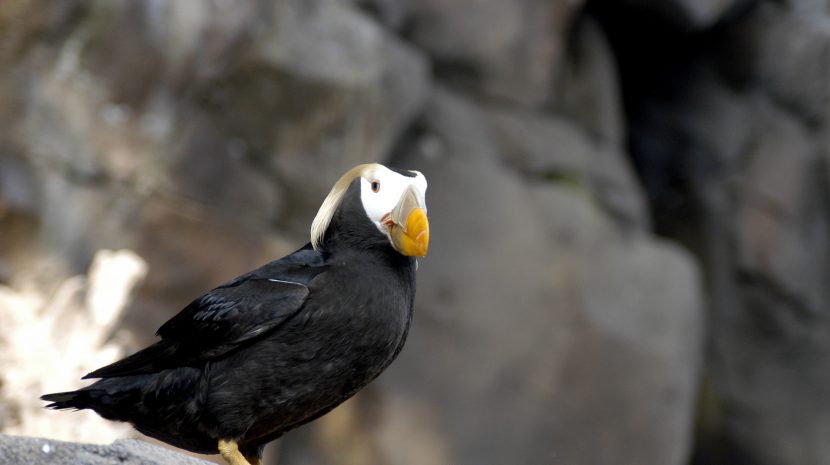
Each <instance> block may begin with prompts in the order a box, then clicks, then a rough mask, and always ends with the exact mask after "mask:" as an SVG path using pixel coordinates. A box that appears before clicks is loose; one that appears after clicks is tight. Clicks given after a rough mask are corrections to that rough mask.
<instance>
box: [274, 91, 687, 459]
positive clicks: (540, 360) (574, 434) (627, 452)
mask: <svg viewBox="0 0 830 465" xmlns="http://www.w3.org/2000/svg"><path fill="white" fill-rule="evenodd" d="M423 125H424V131H425V132H424V133H423V134H421V138H422V139H423V138H434V139H436V140H437V141H436V142H432V143H429V144H423V143H422V144H417V143H416V144H414V145H413V146H411V147H410V149H411V151H408V152H407V154H405V155H403V156H402V158H396V160H397V161H399V162H400V163H401V164H402V165H403V166H417V167H418V168H419V169H421V170H422V171H423V172H424V174H425V175H426V176H427V178H428V179H429V180H430V190H429V192H428V199H427V201H428V203H429V205H430V224H431V227H432V232H431V237H432V240H433V242H432V244H431V246H430V255H429V257H427V258H425V259H423V260H422V261H421V262H420V269H419V294H418V299H417V303H416V305H417V309H416V317H415V320H414V322H413V329H412V333H411V336H410V339H409V341H408V343H407V346H406V347H405V349H404V351H403V353H402V354H401V357H400V358H399V360H398V361H397V362H396V363H395V364H394V365H393V366H392V367H391V368H390V369H389V370H388V371H387V372H386V374H384V375H383V376H382V377H381V378H379V379H378V381H377V382H376V384H375V385H374V386H373V389H374V392H373V391H371V390H370V391H369V392H364V393H361V394H359V395H358V398H357V399H355V401H354V402H353V403H352V404H351V405H350V407H349V408H347V409H345V410H336V411H334V412H332V413H331V414H330V415H329V416H326V417H324V418H322V419H321V420H320V421H318V422H317V423H315V424H314V425H312V426H311V427H310V428H308V429H307V430H306V431H305V432H304V433H297V435H293V436H288V437H287V438H286V440H285V441H284V443H283V451H284V453H285V454H286V455H285V457H286V460H289V461H292V463H299V464H305V463H323V464H325V463H342V460H341V457H342V455H339V454H337V453H336V451H333V450H330V449H327V447H328V446H327V444H330V443H331V442H328V441H324V438H330V437H336V438H341V440H344V441H345V438H348V442H349V443H350V447H351V448H352V450H353V451H354V454H355V455H354V456H355V457H358V456H359V457H364V458H365V460H366V461H368V462H371V463H378V464H385V463H396V464H401V463H403V464H409V463H412V464H416V463H417V464H443V463H456V464H474V463H475V464H490V463H492V464H496V463H514V462H515V463H544V462H547V461H550V458H551V457H555V458H556V460H557V461H561V462H562V463H597V464H602V463H609V464H610V463H614V464H625V463H632V464H633V463H666V464H680V463H685V456H686V453H687V451H688V450H689V448H690V442H689V437H690V436H689V435H690V429H691V425H692V420H693V416H694V415H693V411H694V408H693V407H694V399H695V393H696V377H697V373H698V369H699V367H700V358H701V344H702V332H701V331H702V327H701V323H702V320H701V317H702V315H701V307H700V305H701V302H700V300H699V296H698V286H699V282H698V276H697V271H696V268H695V265H694V263H693V262H692V261H691V260H690V258H689V257H688V255H686V254H685V253H683V252H681V251H680V250H679V249H677V248H675V247H671V246H668V245H666V244H664V243H662V242H659V241H654V240H652V239H650V238H649V237H647V236H645V235H643V234H641V233H626V232H624V231H625V230H624V229H622V228H619V227H617V226H616V225H615V223H614V222H613V221H610V220H609V219H608V218H607V217H606V215H605V214H604V213H603V212H602V210H601V209H599V208H597V207H596V205H595V204H594V203H593V202H592V201H591V197H590V189H591V187H585V188H575V187H574V186H573V185H572V184H571V183H569V182H561V181H557V180H552V181H551V180H540V179H538V178H535V177H532V176H526V175H525V174H524V173H522V172H521V171H519V170H516V169H514V168H513V167H509V168H505V166H504V165H503V163H502V161H501V156H502V155H501V154H500V153H499V152H500V150H501V149H500V148H499V145H498V144H496V143H494V142H493V141H491V140H489V138H490V137H491V135H492V131H491V130H490V129H489V127H488V123H487V121H486V120H485V119H484V118H482V110H481V108H479V107H477V106H476V105H475V104H473V103H471V102H469V101H465V100H463V99H460V98H459V97H458V96H457V95H455V94H452V93H450V92H446V91H439V92H438V93H436V94H435V96H434V98H433V100H432V103H431V104H430V106H429V107H428V111H427V113H426V114H425V116H424V122H423ZM424 145H427V146H432V147H433V148H432V149H430V150H428V151H423V150H422V148H423V146H424ZM476 206H478V207H476ZM655 399H659V401H655ZM485 405H486V408H481V407H480V406H485ZM471 409H472V410H474V411H475V414H474V415H470V413H469V412H470V411H471ZM621 423H622V424H626V425H628V426H627V427H626V428H617V427H616V425H619V424H621ZM586 438H589V439H586ZM646 438H648V439H646ZM294 441H297V442H294ZM632 443H637V444H640V445H641V446H638V447H637V448H631V447H629V446H630V444H632ZM303 444H306V446H305V447H302V445H303ZM309 447H315V448H317V449H315V450H314V451H312V452H308V448H309ZM401 451H406V452H405V453H402V452H401ZM337 452H339V449H338V451H337ZM360 454H363V455H360ZM303 457H305V460H306V461H303V460H301V458H303ZM294 460H296V462H295V461H294ZM348 463H359V461H358V460H357V459H354V460H353V461H348Z"/></svg>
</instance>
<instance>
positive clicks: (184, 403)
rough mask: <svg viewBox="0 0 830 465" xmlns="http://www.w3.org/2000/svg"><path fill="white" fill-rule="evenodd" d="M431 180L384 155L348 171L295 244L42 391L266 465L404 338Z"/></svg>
mask: <svg viewBox="0 0 830 465" xmlns="http://www.w3.org/2000/svg"><path fill="white" fill-rule="evenodd" d="M426 189H427V181H426V178H425V177H424V175H423V174H422V173H420V172H418V171H410V170H402V169H398V168H393V167H388V166H384V165H381V164H378V163H368V164H362V165H358V166H356V167H354V168H352V169H350V170H349V171H347V172H346V173H345V174H344V175H343V176H342V177H341V178H340V179H339V180H338V181H337V182H336V183H335V184H334V187H332V189H331V191H330V192H329V194H328V195H327V196H326V197H325V199H324V200H323V202H322V205H321V206H320V209H319V210H318V212H317V215H316V216H315V217H314V219H313V221H312V223H311V231H310V232H311V238H310V241H309V242H308V243H307V244H306V245H305V246H303V247H301V248H300V249H298V250H297V251H296V252H294V253H291V254H289V255H287V256H285V257H283V258H280V259H278V260H274V261H272V262H270V263H267V264H265V265H264V266H262V267H260V268H257V269H255V270H253V271H250V272H248V273H245V274H243V275H241V276H238V277H236V278H234V279H232V280H230V281H229V282H227V283H225V284H222V285H220V286H218V287H216V288H215V289H213V290H211V291H209V292H207V293H206V294H204V295H202V296H201V297H198V298H196V299H195V300H193V301H192V302H191V303H190V304H189V305H187V306H186V307H184V309H182V310H181V311H180V312H179V313H178V314H176V315H175V316H173V317H172V318H170V319H169V320H168V321H167V322H165V323H164V324H163V325H162V326H161V327H160V328H159V329H158V332H157V333H156V336H158V337H159V338H160V339H159V340H158V341H157V342H155V343H154V344H152V345H150V346H148V347H146V348H144V349H142V350H140V351H138V352H136V353H134V354H133V355H130V356H127V357H126V358H124V359H121V360H119V361H117V362H115V363H112V364H110V365H107V366H105V367H102V368H99V369H97V370H95V371H92V372H91V373H89V374H87V375H85V376H84V377H83V378H82V379H91V378H92V379H97V381H95V382H94V383H93V384H91V385H89V386H86V387H83V388H80V389H78V390H75V391H68V392H58V393H52V394H45V395H43V396H41V399H42V400H45V401H48V402H50V403H49V404H48V405H46V408H50V409H56V410H60V409H73V410H82V409H91V410H93V411H95V412H96V413H97V414H98V415H100V416H101V417H103V418H105V419H108V420H115V421H121V422H128V423H130V424H132V426H133V427H134V428H135V429H137V430H138V431H140V432H141V433H143V434H145V435H147V436H150V437H153V438H156V439H158V440H160V441H162V442H165V443H168V444H170V445H173V446H175V447H178V448H182V449H186V450H189V451H192V452H196V453H201V454H216V453H219V454H220V455H221V456H222V457H223V458H224V460H225V461H226V462H228V464H230V465H260V464H261V460H262V452H263V449H264V447H265V445H266V444H267V443H268V442H271V441H273V440H275V439H277V438H279V437H280V436H282V435H283V434H284V433H285V432H287V431H289V430H292V429H294V428H297V427H298V426H300V425H303V424H305V423H308V422H310V421H313V420H315V419H317V418H319V417H320V416H322V415H324V414H326V413H328V412H329V411H331V410H332V409H333V408H334V407H336V406H337V405H339V404H340V403H342V402H344V401H345V400H346V399H348V398H350V397H351V396H353V395H354V394H355V393H357V391H359V390H360V389H361V388H363V387H364V386H366V385H367V384H368V383H369V382H371V381H372V380H373V379H375V378H376V377H377V376H378V375H379V374H380V373H381V372H382V371H383V370H385V369H386V368H387V367H388V366H389V365H390V363H392V361H393V360H394V359H395V358H396V357H397V356H398V354H399V353H400V351H401V349H402V348H403V345H404V342H405V340H406V337H407V334H408V332H409V328H410V324H411V321H412V316H413V309H414V301H415V274H416V269H417V258H418V257H423V256H425V255H426V254H427V250H428V246H429V221H428V219H427V214H426V213H427V210H426V202H425V193H426Z"/></svg>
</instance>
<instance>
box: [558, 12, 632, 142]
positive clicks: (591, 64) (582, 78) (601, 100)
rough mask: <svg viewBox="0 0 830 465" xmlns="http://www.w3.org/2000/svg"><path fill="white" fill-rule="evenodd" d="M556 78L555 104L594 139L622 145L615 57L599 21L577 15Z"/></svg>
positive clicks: (623, 130) (623, 131) (622, 126)
mask: <svg viewBox="0 0 830 465" xmlns="http://www.w3.org/2000/svg"><path fill="white" fill-rule="evenodd" d="M573 27H574V32H573V33H572V34H573V35H572V38H571V40H570V46H569V47H568V55H567V58H566V60H565V63H564V65H563V66H562V73H561V76H560V78H559V81H558V82H557V91H558V95H556V100H555V102H554V105H555V108H556V109H557V111H558V112H559V113H561V114H562V115H563V116H565V117H566V118H568V119H569V120H572V121H574V122H575V123H577V124H578V125H580V126H581V127H582V128H583V129H584V130H585V131H587V132H588V133H589V134H590V135H591V137H592V138H593V139H595V140H597V141H598V142H600V143H602V144H605V145H608V146H610V147H612V148H615V149H620V148H622V147H623V143H624V140H625V123H624V121H623V120H624V115H623V108H622V95H621V93H620V92H621V91H620V84H619V76H618V72H617V63H616V58H615V57H614V54H613V51H612V50H611V45H610V44H609V43H608V39H607V38H606V37H605V35H604V33H603V31H602V29H601V28H600V25H599V24H597V22H596V20H594V19H592V18H591V17H584V18H580V20H579V21H578V22H576V24H575V25H574V26H573Z"/></svg>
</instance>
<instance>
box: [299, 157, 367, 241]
mask: <svg viewBox="0 0 830 465" xmlns="http://www.w3.org/2000/svg"><path fill="white" fill-rule="evenodd" d="M381 167H382V165H379V164H377V163H366V164H363V165H357V166H355V167H354V168H352V169H350V170H349V171H347V172H346V174H344V175H343V176H341V177H340V179H338V180H337V182H336V183H334V187H332V188H331V192H329V195H327V196H326V198H325V200H323V204H322V205H320V209H319V210H317V216H315V217H314V221H312V222H311V246H312V247H314V250H320V248H321V247H322V246H323V238H325V236H326V229H328V227H329V224H331V219H332V218H333V217H334V212H335V211H336V210H337V207H339V206H340V203H341V202H342V201H343V196H344V195H346V191H347V190H348V189H349V185H350V184H351V183H352V181H354V180H355V179H356V178H359V177H364V178H366V177H371V174H372V173H373V172H374V171H375V170H377V169H379V168H381Z"/></svg>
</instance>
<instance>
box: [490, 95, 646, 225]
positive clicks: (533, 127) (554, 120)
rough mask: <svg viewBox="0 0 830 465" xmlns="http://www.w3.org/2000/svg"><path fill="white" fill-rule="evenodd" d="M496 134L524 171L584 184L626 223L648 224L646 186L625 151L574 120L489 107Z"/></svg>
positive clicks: (512, 160) (508, 155)
mask: <svg viewBox="0 0 830 465" xmlns="http://www.w3.org/2000/svg"><path fill="white" fill-rule="evenodd" d="M486 114H487V116H488V117H487V122H488V123H489V126H490V127H491V128H492V131H491V135H492V136H491V137H492V139H493V141H494V142H495V143H496V144H497V146H498V149H499V153H500V154H501V156H502V157H503V158H504V160H505V162H506V163H508V164H509V165H510V166H512V167H513V168H514V169H516V170H517V171H519V172H521V173H522V174H524V175H525V176H528V177H531V178H535V179H537V180H538V179H547V180H549V181H559V182H565V183H569V184H570V185H571V187H575V188H583V189H585V192H586V193H590V195H591V196H592V197H593V199H595V200H596V201H597V202H598V203H599V205H601V206H602V207H603V208H604V209H605V210H606V211H607V212H608V213H610V214H611V215H612V217H614V218H615V219H617V220H619V222H620V223H621V224H625V225H629V226H632V227H635V228H640V229H643V230H644V229H646V228H647V227H648V224H649V219H648V210H647V206H646V202H645V198H644V195H643V192H642V190H641V188H640V186H639V185H638V183H637V181H636V179H635V177H634V172H633V169H632V168H631V166H630V165H629V161H628V159H627V157H625V154H624V153H623V152H622V151H621V150H616V149H614V148H611V147H610V146H608V145H606V144H602V143H599V142H597V141H594V140H592V139H591V138H589V137H588V134H587V133H586V132H585V131H584V130H583V129H582V128H580V127H578V126H576V125H574V124H573V122H572V121H570V120H566V119H563V118H561V117H557V116H554V115H545V114H539V113H535V112H529V111H523V110H504V109H498V110H490V111H488V112H487V113H486Z"/></svg>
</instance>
